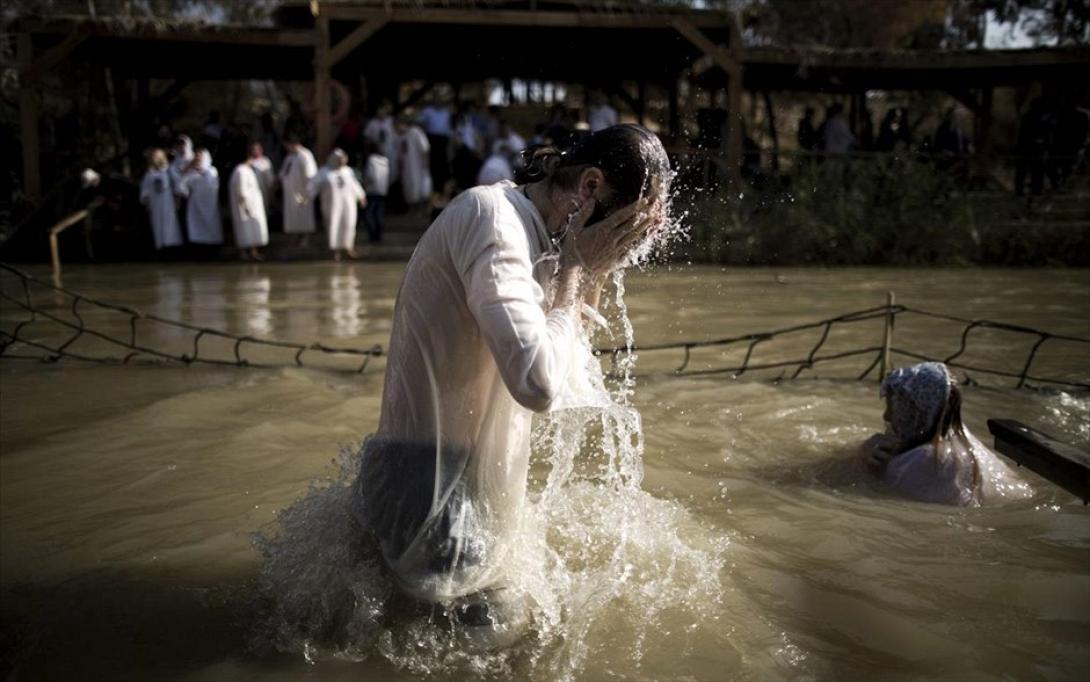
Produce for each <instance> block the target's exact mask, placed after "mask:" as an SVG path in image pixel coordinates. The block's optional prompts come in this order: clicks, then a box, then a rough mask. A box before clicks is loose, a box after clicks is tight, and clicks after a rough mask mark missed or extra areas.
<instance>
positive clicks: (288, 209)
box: [280, 147, 318, 234]
mask: <svg viewBox="0 0 1090 682" xmlns="http://www.w3.org/2000/svg"><path fill="white" fill-rule="evenodd" d="M317 173H318V164H316V163H315V162H314V155H313V154H311V153H310V150H309V149H307V148H306V147H300V148H299V151H297V152H294V153H292V154H288V155H287V156H286V157H285V158H284V165H282V166H280V184H281V186H282V187H283V190H284V232H287V233H289V234H307V233H310V232H314V231H315V229H316V228H315V225H314V205H313V204H312V203H311V202H310V200H311V196H310V194H309V193H308V192H309V189H308V185H309V183H310V182H311V180H313V179H314V176H315V175H316V174H317Z"/></svg>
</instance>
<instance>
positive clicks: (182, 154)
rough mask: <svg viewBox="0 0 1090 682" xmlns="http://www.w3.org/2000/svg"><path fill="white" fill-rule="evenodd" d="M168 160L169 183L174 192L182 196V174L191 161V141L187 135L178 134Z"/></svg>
mask: <svg viewBox="0 0 1090 682" xmlns="http://www.w3.org/2000/svg"><path fill="white" fill-rule="evenodd" d="M172 156H173V158H172V159H171V160H170V185H171V187H173V188H174V193H175V194H177V195H178V196H182V176H183V175H185V172H186V170H188V169H189V165H190V164H191V163H193V141H192V140H190V139H189V136H187V135H179V136H178V140H177V142H176V143H175V144H174V152H173V155H172Z"/></svg>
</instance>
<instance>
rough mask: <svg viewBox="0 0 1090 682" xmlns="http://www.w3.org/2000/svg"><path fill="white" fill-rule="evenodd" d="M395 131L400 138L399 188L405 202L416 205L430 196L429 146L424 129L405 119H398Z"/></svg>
mask: <svg viewBox="0 0 1090 682" xmlns="http://www.w3.org/2000/svg"><path fill="white" fill-rule="evenodd" d="M397 132H398V134H399V136H400V138H401V165H400V168H401V189H402V191H403V192H404V193H405V203H407V204H408V205H409V206H417V205H420V204H423V203H424V202H425V201H427V200H429V199H430V198H431V193H432V182H431V181H432V178H431V171H430V156H429V151H430V149H431V147H430V145H429V142H428V136H427V135H425V134H424V131H423V130H421V129H420V127H419V126H417V125H414V124H411V123H409V122H408V121H407V120H405V119H401V120H398V122H397Z"/></svg>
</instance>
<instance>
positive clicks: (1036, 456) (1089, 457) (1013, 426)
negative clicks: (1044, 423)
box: [988, 419, 1090, 504]
mask: <svg viewBox="0 0 1090 682" xmlns="http://www.w3.org/2000/svg"><path fill="white" fill-rule="evenodd" d="M988 430H989V431H991V433H992V435H993V436H995V449H996V450H998V451H999V452H1001V453H1002V454H1004V455H1006V456H1007V457H1010V458H1011V459H1012V460H1014V461H1015V462H1017V463H1018V465H1019V466H1024V467H1026V468H1027V469H1029V470H1030V471H1032V472H1034V473H1036V474H1039V475H1040V476H1042V477H1044V478H1046V479H1048V480H1049V481H1052V482H1053V483H1055V484H1056V485H1058V486H1060V487H1061V488H1063V489H1064V490H1066V491H1068V492H1069V493H1072V494H1073V495H1076V496H1078V497H1080V498H1082V501H1083V504H1090V453H1087V452H1084V451H1082V450H1080V449H1078V448H1076V447H1073V446H1071V445H1068V444H1067V443H1062V442H1060V441H1058V440H1056V439H1055V438H1053V437H1052V436H1049V435H1047V434H1044V433H1041V432H1040V431H1037V430H1035V429H1032V428H1030V427H1028V426H1026V425H1025V424H1023V423H1021V422H1017V421H1014V420H1012V419H989V420H988Z"/></svg>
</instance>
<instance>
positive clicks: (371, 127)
mask: <svg viewBox="0 0 1090 682" xmlns="http://www.w3.org/2000/svg"><path fill="white" fill-rule="evenodd" d="M363 136H364V137H366V138H367V139H368V140H370V141H371V142H374V143H375V144H376V145H378V148H379V150H380V151H381V152H382V155H383V156H385V157H386V160H387V161H388V162H389V166H390V177H391V178H396V177H397V176H398V175H397V174H398V171H399V170H400V163H401V149H400V146H401V139H400V136H399V135H398V134H397V131H396V130H395V129H394V117H393V116H384V117H378V116H376V117H375V118H373V119H371V120H370V121H368V122H367V126H366V127H365V128H364V129H363Z"/></svg>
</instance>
